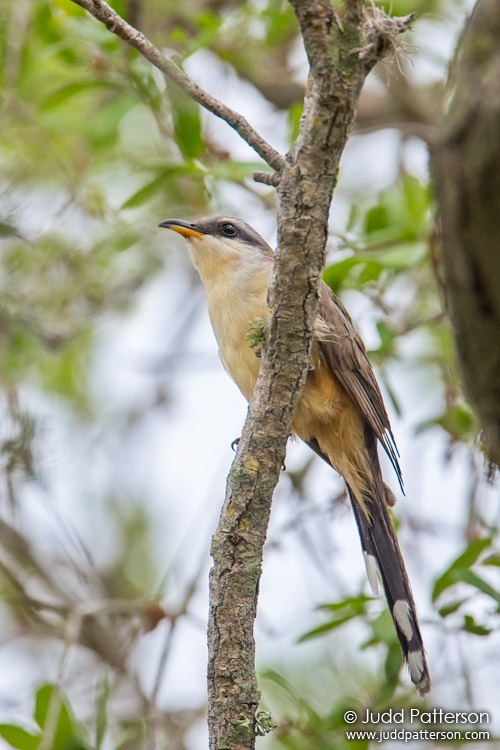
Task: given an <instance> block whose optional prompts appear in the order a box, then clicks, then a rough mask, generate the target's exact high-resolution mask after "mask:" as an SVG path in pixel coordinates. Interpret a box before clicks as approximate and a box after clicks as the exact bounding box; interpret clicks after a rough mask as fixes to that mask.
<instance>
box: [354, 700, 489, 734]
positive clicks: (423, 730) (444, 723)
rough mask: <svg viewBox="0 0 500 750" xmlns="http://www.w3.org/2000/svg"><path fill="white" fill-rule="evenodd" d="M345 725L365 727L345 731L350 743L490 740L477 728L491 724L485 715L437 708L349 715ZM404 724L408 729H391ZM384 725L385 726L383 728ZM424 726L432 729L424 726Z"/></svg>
mask: <svg viewBox="0 0 500 750" xmlns="http://www.w3.org/2000/svg"><path fill="white" fill-rule="evenodd" d="M344 720H345V722H346V724H351V725H353V724H356V726H357V727H360V725H364V729H359V728H358V729H354V727H353V728H352V729H351V730H350V731H346V739H348V740H374V741H376V742H384V741H386V740H404V742H410V741H411V740H462V741H463V740H488V739H489V737H490V734H489V732H487V731H484V730H483V729H480V728H478V725H482V724H489V723H490V716H489V714H488V713H487V712H486V711H445V710H444V709H442V708H435V709H433V710H432V711H421V710H420V709H418V708H410V709H404V708H402V709H400V710H399V711H395V710H393V709H389V710H388V711H383V712H377V711H371V710H370V709H366V711H365V712H364V713H357V712H356V711H346V712H345V713H344ZM394 724H396V725H401V724H404V725H405V727H404V728H402V727H401V726H396V727H395V728H393V727H392V725H394ZM381 725H382V726H381ZM422 725H431V726H424V727H422Z"/></svg>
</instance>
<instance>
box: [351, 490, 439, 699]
mask: <svg viewBox="0 0 500 750" xmlns="http://www.w3.org/2000/svg"><path fill="white" fill-rule="evenodd" d="M347 489H348V491H349V497H350V499H351V504H352V509H353V511H354V516H355V518H356V523H357V526H358V531H359V536H360V539H361V546H362V548H363V555H364V558H365V564H366V570H367V574H368V580H369V582H370V585H371V587H372V590H373V591H374V593H375V594H376V593H378V576H379V575H380V578H381V579H382V584H383V587H384V592H385V597H386V599H387V604H388V605H389V611H390V613H391V615H392V619H393V622H394V627H395V628H396V633H397V635H398V638H399V642H400V644H401V649H402V651H403V655H404V658H405V661H406V663H407V665H408V669H409V671H410V677H411V679H412V682H413V683H414V684H415V687H416V688H417V690H418V692H419V694H420V695H425V693H427V692H428V691H429V689H430V685H431V681H430V676H429V670H428V667H427V661H426V658H425V651H424V644H423V641H422V635H421V633H420V629H419V626H418V619H417V610H416V607H415V602H414V601H413V595H412V593H411V588H410V582H409V580H408V576H407V573H406V568H405V564H404V561H403V557H402V555H401V551H400V549H399V544H398V540H397V537H396V533H395V531H394V528H393V526H392V521H391V519H390V516H389V512H388V510H387V507H386V504H385V502H383V501H380V500H379V499H374V498H370V497H367V498H366V500H365V501H366V504H367V507H368V508H369V509H370V512H371V518H370V519H368V518H367V516H366V515H365V513H364V512H363V510H362V508H361V506H360V504H359V503H358V501H357V500H356V498H355V497H354V494H353V493H352V490H351V488H350V487H349V485H347Z"/></svg>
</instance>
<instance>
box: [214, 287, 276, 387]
mask: <svg viewBox="0 0 500 750" xmlns="http://www.w3.org/2000/svg"><path fill="white" fill-rule="evenodd" d="M266 276H267V278H262V279H258V278H256V277H253V278H252V279H250V280H248V281H247V282H246V283H243V282H244V280H242V281H241V282H240V284H236V283H227V279H226V280H225V281H223V280H221V284H220V288H219V289H217V286H219V285H217V284H216V285H211V288H210V289H209V290H207V288H206V287H205V291H206V293H207V303H208V311H209V315H210V320H211V323H212V328H213V329H214V333H215V338H216V339H217V343H218V345H219V353H220V357H221V360H222V362H223V364H224V367H225V368H226V370H227V372H228V373H229V375H230V376H231V378H232V379H233V380H234V382H235V383H236V385H237V386H238V388H239V389H240V391H241V392H242V394H243V395H244V396H245V398H246V399H247V401H250V399H251V397H252V394H253V390H254V388H255V383H256V381H257V376H258V374H259V366H260V359H259V357H258V356H257V354H256V351H255V349H252V347H251V346H250V344H249V342H248V338H247V335H248V332H249V330H250V328H251V326H252V324H255V322H256V321H257V320H258V319H259V318H260V319H262V320H265V319H266V318H267V287H268V274H266Z"/></svg>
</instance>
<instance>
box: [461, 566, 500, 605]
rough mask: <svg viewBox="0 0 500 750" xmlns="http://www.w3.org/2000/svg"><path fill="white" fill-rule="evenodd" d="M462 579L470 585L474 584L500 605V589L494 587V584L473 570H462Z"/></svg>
mask: <svg viewBox="0 0 500 750" xmlns="http://www.w3.org/2000/svg"><path fill="white" fill-rule="evenodd" d="M460 580H461V581H463V583H468V584H469V586H474V588H476V589H478V591H481V592H482V593H483V594H486V596H489V597H490V598H491V599H493V600H494V601H495V602H496V603H497V604H498V605H499V606H500V591H497V590H496V589H494V588H493V586H491V585H490V584H489V583H488V582H487V581H485V580H484V579H483V578H481V577H480V576H478V575H477V574H476V573H474V572H473V571H472V570H464V571H462V572H461V575H460Z"/></svg>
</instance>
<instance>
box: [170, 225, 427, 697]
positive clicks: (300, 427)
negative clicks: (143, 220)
mask: <svg viewBox="0 0 500 750" xmlns="http://www.w3.org/2000/svg"><path fill="white" fill-rule="evenodd" d="M159 226H160V227H163V228H165V229H170V230H172V231H174V232H176V233H177V234H179V235H181V236H182V237H183V238H184V239H185V240H186V241H187V246H188V251H189V255H190V257H191V260H192V262H193V265H194V266H195V268H196V269H197V271H198V273H199V275H200V278H201V281H202V284H203V287H204V289H205V296H206V300H207V306H208V313H209V316H210V321H211V324H212V328H213V331H214V334H215V338H216V339H217V343H218V346H219V355H220V358H221V361H222V364H223V366H224V368H225V369H226V371H227V373H228V374H229V375H230V377H231V378H232V379H233V381H234V382H235V383H236V385H237V386H238V388H239V389H240V391H241V393H242V394H243V396H244V397H245V399H246V400H247V401H250V400H251V398H252V394H253V391H254V387H255V384H256V382H257V377H258V374H259V367H260V359H259V357H258V356H256V351H255V347H252V345H251V343H250V342H249V339H248V332H249V328H250V327H251V326H252V325H255V321H259V320H261V321H262V320H264V321H265V320H266V319H267V317H268V316H269V309H268V302H267V293H268V288H269V284H270V279H271V272H272V269H273V263H274V251H273V249H272V248H271V246H270V245H268V243H267V242H266V241H265V240H264V239H263V238H262V237H261V236H260V235H259V234H258V233H257V232H256V231H255V229H253V228H252V227H251V226H250V225H249V224H247V222H245V221H243V220H242V219H238V218H234V217H231V216H221V215H217V216H208V217H204V218H201V219H197V220H195V221H194V222H189V221H185V220H183V219H167V220H165V221H162V222H161V224H160V225H159ZM257 354H258V353H257ZM292 434H293V435H295V436H297V437H299V438H300V439H301V440H303V441H304V442H305V443H306V444H307V445H308V446H309V447H310V448H311V449H312V450H313V451H314V452H315V453H316V454H318V455H319V456H320V457H321V458H322V459H323V460H324V461H326V463H327V464H329V465H330V466H331V467H332V468H333V469H335V470H336V471H337V472H338V473H339V474H340V475H341V477H342V478H343V479H344V482H345V484H346V488H347V493H348V496H349V499H350V502H351V506H352V509H353V512H354V517H355V520H356V524H357V527H358V531H359V536H360V540H361V547H362V552H363V556H364V561H365V565H366V569H367V576H368V581H369V584H370V586H371V589H372V591H373V592H374V593H375V594H377V593H378V590H379V581H381V582H382V585H383V589H384V593H385V597H386V599H387V604H388V607H389V610H390V613H391V616H392V620H393V622H394V626H395V630H396V633H397V636H398V639H399V642H400V644H401V649H402V652H403V656H404V659H405V661H406V664H407V666H408V669H409V673H410V678H411V680H412V682H413V683H414V685H415V687H416V689H417V691H418V693H419V694H420V695H422V696H423V695H425V694H426V693H427V692H428V691H429V690H430V675H429V669H428V665H427V660H426V655H425V650H424V644H423V640H422V635H421V632H420V628H419V624H418V618H417V611H416V607H415V603H414V600H413V595H412V592H411V587H410V583H409V579H408V575H407V572H406V568H405V564H404V560H403V557H402V554H401V551H400V548H399V543H398V539H397V537H396V533H395V530H394V527H393V524H392V520H391V516H390V513H389V508H390V507H391V506H393V505H394V504H395V502H396V498H395V495H394V493H393V492H392V490H391V489H390V488H389V487H388V486H387V485H386V484H385V483H384V481H383V479H382V473H381V468H380V463H379V457H378V451H377V446H378V444H379V443H380V445H381V446H382V448H383V449H384V451H385V452H386V454H387V456H388V457H389V461H390V462H391V464H392V466H393V468H394V471H395V473H396V477H397V479H398V482H399V484H400V487H401V490H403V479H402V474H401V468H400V465H399V460H398V459H399V453H398V450H397V447H396V442H395V439H394V435H393V433H392V430H391V425H390V422H389V417H388V415H387V411H386V408H385V405H384V401H383V397H382V394H381V391H380V388H379V386H378V383H377V380H376V378H375V374H374V372H373V369H372V366H371V364H370V362H369V360H368V357H367V354H366V348H365V345H364V343H363V340H362V339H361V337H360V335H359V334H358V332H357V331H356V328H355V326H354V323H353V321H352V319H351V317H350V315H349V313H348V312H347V310H346V309H345V307H344V305H343V304H342V302H341V301H340V300H339V299H338V297H337V296H336V295H335V294H334V293H333V291H332V290H331V289H330V287H329V286H327V285H326V284H325V282H324V281H321V282H320V286H319V312H318V315H317V318H316V321H315V324H314V332H313V340H312V345H311V350H310V355H309V363H308V372H307V379H306V383H305V386H304V389H303V391H302V395H301V397H300V400H299V402H298V405H297V408H296V411H295V415H294V417H293V423H292Z"/></svg>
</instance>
